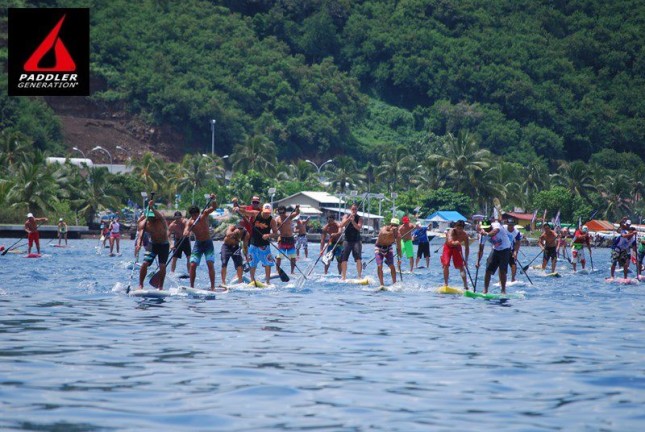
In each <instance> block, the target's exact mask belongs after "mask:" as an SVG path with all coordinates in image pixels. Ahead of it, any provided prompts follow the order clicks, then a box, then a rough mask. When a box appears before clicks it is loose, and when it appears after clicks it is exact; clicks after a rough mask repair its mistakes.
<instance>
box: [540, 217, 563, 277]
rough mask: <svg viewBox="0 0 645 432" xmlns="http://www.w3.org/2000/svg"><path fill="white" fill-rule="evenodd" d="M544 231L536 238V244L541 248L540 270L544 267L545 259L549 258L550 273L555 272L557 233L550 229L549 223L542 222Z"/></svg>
mask: <svg viewBox="0 0 645 432" xmlns="http://www.w3.org/2000/svg"><path fill="white" fill-rule="evenodd" d="M543 229H544V232H543V233H542V235H541V236H540V239H539V240H538V246H540V249H542V252H543V255H542V257H543V258H542V270H544V269H546V263H547V261H549V260H551V273H555V265H556V263H557V261H558V252H557V250H556V249H557V244H558V235H557V234H556V233H555V231H553V229H551V224H549V223H548V222H547V223H546V224H544V227H543Z"/></svg>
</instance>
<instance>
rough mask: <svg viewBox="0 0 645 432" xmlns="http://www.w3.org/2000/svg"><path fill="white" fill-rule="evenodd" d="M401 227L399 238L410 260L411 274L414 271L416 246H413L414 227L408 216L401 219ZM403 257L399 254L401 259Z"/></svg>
mask: <svg viewBox="0 0 645 432" xmlns="http://www.w3.org/2000/svg"><path fill="white" fill-rule="evenodd" d="M401 222H403V223H402V224H401V226H400V227H399V238H400V239H401V249H402V250H403V253H404V254H405V257H406V258H408V259H409V260H410V272H412V271H413V270H414V245H413V244H412V231H414V228H415V227H414V225H413V224H412V223H411V222H410V218H409V217H408V216H403V218H402V219H401ZM400 256H401V255H400V254H399V257H400Z"/></svg>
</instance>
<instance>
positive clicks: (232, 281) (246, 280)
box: [226, 276, 251, 286]
mask: <svg viewBox="0 0 645 432" xmlns="http://www.w3.org/2000/svg"><path fill="white" fill-rule="evenodd" d="M249 282H251V278H249V277H248V276H242V282H239V281H238V280H237V276H235V277H234V278H232V279H229V281H228V283H227V284H226V286H231V285H240V284H247V283H249Z"/></svg>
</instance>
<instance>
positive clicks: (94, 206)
mask: <svg viewBox="0 0 645 432" xmlns="http://www.w3.org/2000/svg"><path fill="white" fill-rule="evenodd" d="M109 176H110V174H109V172H108V170H107V168H105V167H101V168H95V167H91V168H89V169H88V174H87V183H86V184H85V187H82V188H80V189H79V190H78V191H77V192H78V195H77V198H75V199H74V200H72V206H73V208H75V209H78V211H79V213H80V214H81V215H83V216H85V219H86V221H87V223H88V224H90V223H91V222H92V221H93V220H94V215H95V214H96V213H97V212H98V211H99V210H101V209H102V208H112V209H116V208H117V207H118V206H119V201H118V200H117V198H115V197H114V196H113V195H112V194H113V190H112V188H113V186H112V183H111V182H110V181H109Z"/></svg>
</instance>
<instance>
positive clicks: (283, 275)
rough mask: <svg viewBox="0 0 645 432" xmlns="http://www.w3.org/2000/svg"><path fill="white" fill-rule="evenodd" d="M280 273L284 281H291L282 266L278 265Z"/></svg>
mask: <svg viewBox="0 0 645 432" xmlns="http://www.w3.org/2000/svg"><path fill="white" fill-rule="evenodd" d="M278 274H279V275H280V280H281V281H282V282H289V276H288V275H287V274H286V273H285V272H284V270H282V269H281V268H280V267H278Z"/></svg>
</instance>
